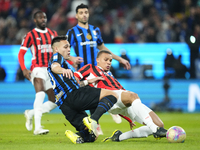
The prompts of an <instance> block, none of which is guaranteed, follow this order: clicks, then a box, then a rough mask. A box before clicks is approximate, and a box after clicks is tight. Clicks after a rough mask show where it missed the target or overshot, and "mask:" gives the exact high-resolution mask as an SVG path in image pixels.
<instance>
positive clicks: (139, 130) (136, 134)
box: [119, 126, 152, 141]
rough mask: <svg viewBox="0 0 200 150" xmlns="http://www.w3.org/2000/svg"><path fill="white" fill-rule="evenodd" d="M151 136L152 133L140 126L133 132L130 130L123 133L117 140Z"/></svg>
mask: <svg viewBox="0 0 200 150" xmlns="http://www.w3.org/2000/svg"><path fill="white" fill-rule="evenodd" d="M151 134H152V131H151V129H150V128H149V127H147V126H141V127H139V128H137V129H135V130H131V131H128V132H125V133H123V134H121V135H120V136H119V140H120V141H122V140H126V139H130V138H142V137H148V136H149V135H151Z"/></svg>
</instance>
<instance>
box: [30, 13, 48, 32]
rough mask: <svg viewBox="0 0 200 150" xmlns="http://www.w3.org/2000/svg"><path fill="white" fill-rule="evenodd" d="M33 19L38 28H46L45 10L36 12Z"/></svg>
mask: <svg viewBox="0 0 200 150" xmlns="http://www.w3.org/2000/svg"><path fill="white" fill-rule="evenodd" d="M33 19H34V22H35V24H36V27H37V28H39V29H42V30H44V29H45V28H46V24H47V16H46V14H45V13H44V12H43V11H41V10H39V11H37V12H35V13H34V15H33Z"/></svg>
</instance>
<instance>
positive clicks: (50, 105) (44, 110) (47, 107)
mask: <svg viewBox="0 0 200 150" xmlns="http://www.w3.org/2000/svg"><path fill="white" fill-rule="evenodd" d="M56 107H57V105H56V104H55V103H53V102H51V101H46V102H45V103H43V105H42V113H49V112H50V111H51V110H53V109H54V108H56Z"/></svg>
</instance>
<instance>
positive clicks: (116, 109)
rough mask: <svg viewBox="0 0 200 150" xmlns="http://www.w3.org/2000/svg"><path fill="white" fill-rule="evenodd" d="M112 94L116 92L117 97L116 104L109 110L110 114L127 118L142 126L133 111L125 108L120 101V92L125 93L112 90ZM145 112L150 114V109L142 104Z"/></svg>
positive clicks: (130, 108)
mask: <svg viewBox="0 0 200 150" xmlns="http://www.w3.org/2000/svg"><path fill="white" fill-rule="evenodd" d="M114 92H116V93H117V94H118V96H119V98H118V100H117V102H116V103H115V104H114V105H113V107H112V108H111V109H110V110H109V112H110V113H112V114H121V115H124V116H127V117H129V118H130V119H131V120H132V121H133V122H135V121H137V122H138V123H140V124H142V123H143V122H142V120H141V119H140V118H139V117H138V116H136V114H135V113H134V111H133V110H132V109H133V108H132V107H131V106H130V107H126V106H125V105H124V104H123V103H122V101H121V93H122V92H126V91H124V90H114ZM142 105H143V106H144V107H145V109H146V111H147V112H148V113H150V112H151V111H152V110H151V109H150V108H148V107H147V106H146V105H144V104H142Z"/></svg>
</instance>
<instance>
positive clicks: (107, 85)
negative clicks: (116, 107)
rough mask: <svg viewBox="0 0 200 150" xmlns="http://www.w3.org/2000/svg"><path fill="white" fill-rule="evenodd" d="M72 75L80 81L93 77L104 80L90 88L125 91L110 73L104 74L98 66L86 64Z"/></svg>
mask: <svg viewBox="0 0 200 150" xmlns="http://www.w3.org/2000/svg"><path fill="white" fill-rule="evenodd" d="M74 75H75V76H76V77H77V78H79V79H80V80H81V79H84V80H88V79H92V78H94V77H103V78H104V79H105V80H100V81H98V83H93V84H90V86H92V87H97V88H103V89H109V90H120V89H121V90H125V89H124V88H123V87H122V85H121V84H120V83H119V82H118V81H117V80H116V79H115V78H114V77H113V75H112V73H111V72H105V71H104V70H103V69H101V68H100V67H98V66H94V65H91V64H87V65H85V66H83V67H82V68H80V69H79V70H78V71H77V72H75V73H74Z"/></svg>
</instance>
